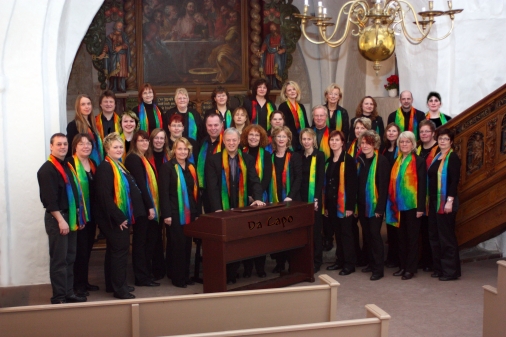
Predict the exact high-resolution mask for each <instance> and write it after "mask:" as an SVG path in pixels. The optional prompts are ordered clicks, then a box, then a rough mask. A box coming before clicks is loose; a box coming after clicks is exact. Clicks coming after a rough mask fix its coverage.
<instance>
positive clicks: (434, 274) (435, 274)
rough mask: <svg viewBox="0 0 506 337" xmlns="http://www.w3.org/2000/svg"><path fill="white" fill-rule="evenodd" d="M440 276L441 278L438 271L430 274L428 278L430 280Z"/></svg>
mask: <svg viewBox="0 0 506 337" xmlns="http://www.w3.org/2000/svg"><path fill="white" fill-rule="evenodd" d="M441 276H443V274H441V273H440V272H438V271H435V272H433V273H432V274H430V277H432V278H440V277H441Z"/></svg>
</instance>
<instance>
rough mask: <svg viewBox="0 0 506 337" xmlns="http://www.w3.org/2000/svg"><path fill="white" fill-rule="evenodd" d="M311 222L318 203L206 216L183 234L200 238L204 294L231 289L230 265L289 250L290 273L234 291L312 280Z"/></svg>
mask: <svg viewBox="0 0 506 337" xmlns="http://www.w3.org/2000/svg"><path fill="white" fill-rule="evenodd" d="M313 224H314V204H313V203H306V202H300V201H290V202H282V203H277V204H269V205H267V206H263V207H260V206H250V207H244V208H237V209H234V210H230V211H226V212H216V213H210V214H205V215H202V216H201V217H200V218H198V219H197V220H196V221H194V222H192V223H190V224H188V225H185V226H184V227H185V228H184V233H185V234H186V235H187V236H191V237H194V238H199V239H202V250H203V254H204V262H203V280H204V293H211V292H220V291H227V273H226V265H227V263H230V262H235V261H241V260H246V259H250V258H253V257H257V256H262V255H266V254H270V253H276V252H281V251H288V250H289V262H290V268H289V271H288V273H283V274H281V276H280V277H278V278H274V279H269V280H266V281H262V282H258V283H254V284H250V285H247V286H244V287H240V288H235V289H233V290H249V289H264V288H278V287H284V286H287V285H291V284H295V283H299V282H304V281H309V282H314V267H313Z"/></svg>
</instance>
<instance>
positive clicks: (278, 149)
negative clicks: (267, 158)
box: [269, 126, 302, 273]
mask: <svg viewBox="0 0 506 337" xmlns="http://www.w3.org/2000/svg"><path fill="white" fill-rule="evenodd" d="M272 141H273V142H272V149H273V151H274V152H273V153H272V156H271V160H272V179H271V185H270V193H269V201H270V202H274V203H277V202H283V201H292V200H294V201H300V200H301V199H300V185H301V182H302V166H301V158H300V155H299V154H298V153H296V152H292V151H291V150H290V145H291V143H292V132H291V131H290V129H289V128H288V127H287V126H282V127H278V128H273V129H272ZM283 176H285V177H286V179H285V181H289V182H290V185H288V184H283ZM273 257H274V258H275V259H276V267H274V269H273V271H272V272H273V273H279V272H281V271H283V270H285V263H286V261H287V259H288V254H287V253H286V252H281V253H276V254H273Z"/></svg>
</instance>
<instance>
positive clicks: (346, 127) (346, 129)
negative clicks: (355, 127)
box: [313, 103, 350, 139]
mask: <svg viewBox="0 0 506 337" xmlns="http://www.w3.org/2000/svg"><path fill="white" fill-rule="evenodd" d="M324 106H325V107H326V108H327V109H328V108H329V106H328V104H327V103H325V105H324ZM337 111H341V116H342V118H343V128H342V130H341V131H342V132H343V133H344V139H348V135H349V134H350V116H349V115H348V111H346V109H345V108H343V107H342V106H340V105H339V104H338V105H337V110H335V111H334V113H333V115H332V117H331V116H330V110H329V117H328V118H329V129H330V131H333V130H337V126H336V112H337ZM313 125H314V122H313Z"/></svg>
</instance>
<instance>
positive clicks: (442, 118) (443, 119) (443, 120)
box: [425, 112, 448, 125]
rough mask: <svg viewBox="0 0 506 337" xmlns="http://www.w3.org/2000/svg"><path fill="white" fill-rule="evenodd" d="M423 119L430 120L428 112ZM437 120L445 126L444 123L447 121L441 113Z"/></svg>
mask: <svg viewBox="0 0 506 337" xmlns="http://www.w3.org/2000/svg"><path fill="white" fill-rule="evenodd" d="M425 119H430V112H427V113H426V114H425ZM439 120H440V121H441V125H445V124H446V123H448V121H447V120H446V117H445V115H444V114H442V113H441V112H440V113H439Z"/></svg>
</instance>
